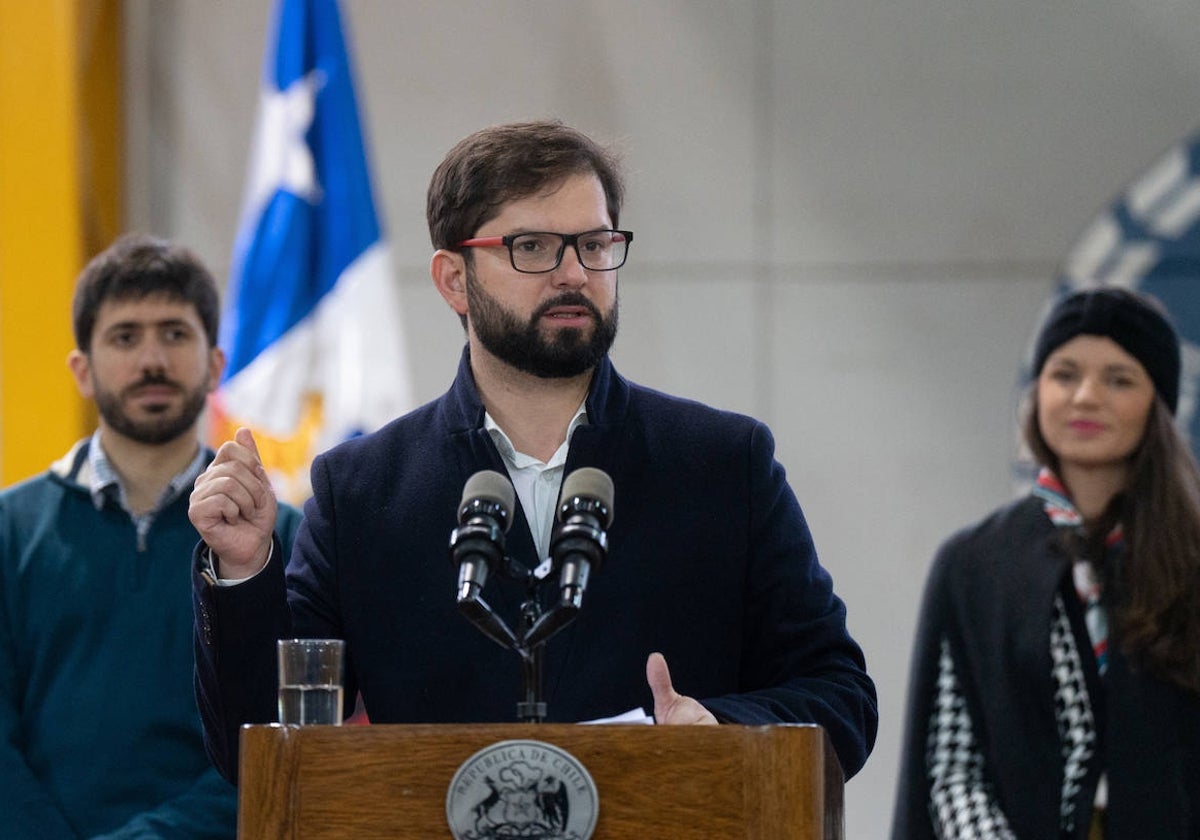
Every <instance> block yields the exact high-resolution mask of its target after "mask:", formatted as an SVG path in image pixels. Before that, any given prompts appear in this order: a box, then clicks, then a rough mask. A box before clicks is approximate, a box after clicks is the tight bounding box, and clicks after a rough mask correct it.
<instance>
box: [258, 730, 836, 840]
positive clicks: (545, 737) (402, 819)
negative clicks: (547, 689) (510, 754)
mask: <svg viewBox="0 0 1200 840" xmlns="http://www.w3.org/2000/svg"><path fill="white" fill-rule="evenodd" d="M509 740H519V741H538V742H543V743H546V744H550V745H553V746H554V747H557V748H558V749H560V750H564V751H566V752H567V753H569V754H570V755H571V756H573V757H574V758H575V759H576V760H577V761H578V762H579V763H580V764H581V765H583V766H584V767H585V768H586V770H587V772H588V773H589V774H590V775H591V777H592V779H593V780H594V781H595V787H596V789H597V791H598V809H597V810H598V814H597V820H596V824H595V830H594V832H593V834H592V837H593V840H633V839H634V838H636V839H637V840H713V838H721V840H736V838H746V840H751V838H753V840H782V838H803V840H810V838H811V840H841V838H842V836H843V819H842V770H841V767H840V765H839V764H838V761H837V757H836V755H835V754H834V752H833V748H832V747H831V746H830V744H829V740H828V738H827V737H826V735H825V732H824V730H822V729H821V728H820V727H817V726H792V725H789V726H754V727H751V726H734V725H722V726H641V725H628V724H605V725H594V726H589V725H578V724H462V725H446V724H441V725H434V724H428V725H404V726H401V725H371V726H315V727H297V726H286V727H285V726H280V725H278V724H272V725H263V726H246V727H243V729H242V735H241V765H240V785H239V794H238V795H239V806H238V836H239V838H242V840H265V838H270V840H326V838H329V840H333V838H353V840H373V838H381V839H382V838H388V840H394V839H396V838H398V840H405V838H414V840H416V838H419V840H434V838H452V837H453V834H452V832H451V830H450V827H449V824H448V822H447V816H446V797H447V792H448V791H449V788H450V784H451V781H452V780H453V779H454V777H455V774H456V773H457V772H458V771H459V769H460V767H462V766H463V764H464V763H465V762H467V761H468V760H469V759H470V758H471V757H472V756H473V755H475V754H476V753H477V752H479V751H480V750H484V749H485V748H488V747H489V746H491V745H494V744H496V743H498V742H501V741H509Z"/></svg>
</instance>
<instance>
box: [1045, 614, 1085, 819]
mask: <svg viewBox="0 0 1200 840" xmlns="http://www.w3.org/2000/svg"><path fill="white" fill-rule="evenodd" d="M1050 662H1051V673H1052V674H1053V675H1054V683H1055V692H1054V717H1055V719H1056V720H1057V721H1058V737H1059V741H1060V742H1061V743H1062V756H1063V791H1062V805H1061V807H1060V810H1059V825H1060V827H1061V828H1062V830H1063V831H1064V832H1067V833H1068V834H1069V833H1071V832H1073V831H1074V830H1075V809H1076V804H1077V802H1078V799H1079V790H1080V783H1081V782H1082V781H1083V778H1084V777H1085V776H1086V775H1087V770H1088V766H1087V765H1088V762H1089V761H1090V760H1091V758H1092V756H1093V755H1095V753H1096V718H1095V716H1094V715H1093V714H1092V703H1091V698H1090V697H1089V696H1088V690H1087V682H1086V681H1085V680H1084V676H1083V663H1082V662H1081V661H1080V658H1079V648H1078V647H1076V645H1075V634H1074V633H1073V632H1071V621H1070V619H1069V618H1068V617H1067V609H1066V606H1065V605H1064V604H1063V599H1062V596H1061V595H1057V596H1055V598H1054V620H1053V623H1052V624H1051V625H1050Z"/></svg>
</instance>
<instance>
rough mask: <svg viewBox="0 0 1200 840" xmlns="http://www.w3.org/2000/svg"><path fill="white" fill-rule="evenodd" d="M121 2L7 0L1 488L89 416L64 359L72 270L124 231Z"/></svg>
mask: <svg viewBox="0 0 1200 840" xmlns="http://www.w3.org/2000/svg"><path fill="white" fill-rule="evenodd" d="M118 11H119V3H118V2H117V0H39V2H27V0H0V486H7V485H8V484H11V483H13V482H14V481H17V480H20V479H22V478H26V477H28V476H30V475H34V474H35V473H37V472H40V471H41V470H43V469H45V468H46V466H47V465H48V464H49V463H50V462H51V461H52V460H54V459H55V458H57V457H58V456H59V455H61V454H62V453H63V452H65V451H66V449H67V447H69V446H70V445H71V443H73V442H74V441H75V440H77V439H78V438H79V437H81V436H83V435H85V434H87V433H88V432H89V431H90V427H91V424H92V412H91V409H90V407H89V406H88V405H86V404H85V403H84V401H83V400H82V399H80V397H79V396H78V394H77V392H76V391H75V387H74V385H73V383H72V382H71V380H70V377H69V375H68V373H67V370H66V365H65V360H66V356H67V353H68V351H69V350H70V349H71V347H72V346H73V342H72V339H71V321H70V310H71V294H72V291H73V287H74V280H75V276H76V275H77V274H78V272H79V269H80V267H81V266H82V264H83V262H84V261H85V259H86V257H87V256H89V255H90V254H91V253H93V252H94V251H96V250H98V248H99V247H102V246H103V245H104V244H106V242H107V240H108V239H111V237H112V236H113V235H114V234H115V233H116V232H117V231H118V230H119V229H120V189H119V184H120V154H119V149H120V137H121V132H120V106H119V90H120V85H119V79H120V74H119V64H120V51H119V33H120V30H119V14H118Z"/></svg>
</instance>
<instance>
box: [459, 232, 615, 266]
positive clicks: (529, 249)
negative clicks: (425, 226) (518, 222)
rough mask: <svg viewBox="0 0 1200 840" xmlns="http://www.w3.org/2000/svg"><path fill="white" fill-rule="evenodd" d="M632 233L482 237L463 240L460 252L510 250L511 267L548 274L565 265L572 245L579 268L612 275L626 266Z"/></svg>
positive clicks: (460, 243) (536, 234)
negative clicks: (565, 258) (502, 248)
mask: <svg viewBox="0 0 1200 840" xmlns="http://www.w3.org/2000/svg"><path fill="white" fill-rule="evenodd" d="M632 241H633V232H632V231H628V230H589V231H585V232H584V233H548V232H544V231H532V232H530V233H514V234H510V235H509V236H481V237H478V238H476V239H464V240H463V241H462V242H459V243H458V247H459V248H498V247H500V246H501V245H503V246H504V247H506V248H508V259H509V262H511V263H512V267H513V268H515V269H516V270H517V271H520V272H522V273H523V274H545V273H546V272H547V271H554V269H556V268H558V266H559V265H560V264H561V263H562V258H563V254H564V253H565V252H566V250H567V246H568V245H570V246H571V247H573V248H574V249H575V256H577V257H579V264H580V265H582V266H583V267H584V268H586V269H588V270H589V271H613V270H615V269H618V268H620V267H621V266H623V265H624V264H625V258H626V257H627V256H629V243H630V242H632Z"/></svg>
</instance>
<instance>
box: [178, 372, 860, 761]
mask: <svg viewBox="0 0 1200 840" xmlns="http://www.w3.org/2000/svg"><path fill="white" fill-rule="evenodd" d="M587 414H588V424H587V425H585V426H581V427H579V428H578V429H576V431H575V432H574V435H573V436H572V438H571V445H570V450H569V455H568V459H567V465H566V473H567V474H570V472H572V471H573V470H575V469H576V468H578V467H582V466H592V467H598V468H600V469H602V470H604V471H605V472H607V473H608V474H609V475H610V476H611V477H612V479H613V482H614V485H615V501H614V519H613V522H612V525H611V527H610V528H609V529H608V543H609V555H608V559H607V562H606V563H605V564H604V565H603V566H602V567H601V568H599V569H596V570H593V572H592V576H591V580H590V583H589V585H588V589H587V593H586V595H585V597H584V602H583V609H582V611H581V613H580V615H579V617H578V619H577V620H576V621H575V622H574V623H573V624H571V625H570V626H568V627H567V628H566V629H565V630H563V631H562V632H561V633H559V634H558V635H557V636H555V637H554V638H552V639H551V640H550V641H549V642H548V643H547V645H546V647H545V666H544V674H545V677H544V695H543V697H544V699H545V700H546V702H547V704H548V715H547V720H548V721H550V722H554V721H578V720H588V719H593V718H598V717H605V716H609V715H614V714H618V713H620V712H624V711H627V710H629V709H631V708H634V707H637V706H642V707H645V708H646V709H648V710H652V709H653V699H652V696H651V694H650V690H649V688H648V687H647V685H646V679H645V661H646V657H647V655H648V654H649V653H650V652H652V651H661V652H662V653H663V654H664V655H665V656H666V658H667V662H668V664H669V665H670V667H671V675H672V678H673V680H674V684H675V688H676V690H677V691H679V692H680V693H681V694H686V695H689V696H692V697H695V698H697V699H699V700H701V702H703V703H704V705H705V706H706V707H708V708H709V709H710V710H711V711H712V712H713V713H714V714H715V715H716V716H717V717H718V718H719V719H721V720H724V721H728V722H737V723H747V724H764V723H779V722H806V723H818V724H820V725H821V726H823V727H824V728H825V729H826V730H827V731H828V734H829V736H830V739H831V741H832V743H833V746H834V748H835V750H836V752H837V754H838V757H839V758H840V760H841V763H842V766H843V768H844V770H845V772H846V775H847V777H849V776H850V775H852V774H853V773H855V772H857V771H858V769H859V768H860V767H861V766H862V765H863V762H864V761H865V760H866V757H867V755H868V753H869V752H870V750H871V747H872V746H873V744H874V740H875V733H876V727H877V723H878V711H877V707H876V697H875V687H874V684H873V683H872V681H871V679H870V678H869V677H868V676H867V674H866V671H865V666H864V662H863V655H862V651H861V650H860V648H859V646H858V645H857V644H856V643H855V642H854V640H853V639H851V638H850V636H849V634H848V633H847V631H846V623H845V619H846V611H845V607H844V605H843V603H842V601H841V600H840V599H839V598H838V597H837V596H836V595H835V594H834V592H833V589H832V583H831V580H830V577H829V575H828V574H827V573H826V572H825V570H824V569H823V568H822V567H821V566H820V564H819V563H818V561H817V555H816V552H815V550H814V548H813V543H812V538H811V536H810V534H809V530H808V526H807V524H806V523H805V521H804V515H803V513H802V512H801V510H800V506H799V504H798V503H797V501H796V497H795V495H794V494H793V493H792V491H791V489H790V488H789V486H788V484H787V481H786V479H785V477H784V470H783V467H782V466H781V465H780V464H779V463H778V462H776V461H775V459H774V441H773V439H772V437H771V433H770V431H769V430H768V429H767V428H766V426H764V425H763V424H761V423H759V422H757V421H755V420H752V419H750V418H747V417H744V416H740V415H736V414H732V413H728V412H722V411H717V410H715V409H712V408H708V407H706V406H703V405H701V404H699V403H696V402H691V401H687V400H682V399H678V398H674V397H670V396H667V395H665V394H661V393H658V392H656V391H652V390H650V389H647V388H643V387H639V386H637V385H632V384H630V383H629V382H627V381H626V380H625V379H623V378H622V377H621V376H620V375H619V374H617V372H616V371H615V370H614V369H613V367H612V365H611V363H610V362H609V360H608V359H607V358H606V359H605V360H603V361H602V362H601V364H600V365H599V366H598V367H597V369H596V372H595V376H594V377H593V381H592V385H591V389H590V393H589V395H588V398H587ZM483 417H484V409H483V406H482V404H481V402H480V399H479V395H478V393H477V392H476V389H475V385H474V381H473V378H472V376H471V373H470V367H469V360H468V356H467V354H466V353H464V355H463V360H462V363H461V364H460V367H459V372H458V376H457V378H456V379H455V382H454V384H453V386H452V387H451V389H450V390H449V392H447V393H446V394H445V395H444V396H443V397H441V398H440V399H438V400H435V401H433V402H431V403H429V404H427V405H425V406H423V407H422V408H419V409H417V410H416V411H413V412H412V413H410V414H408V415H406V416H404V417H402V418H400V419H398V420H396V421H394V422H392V423H390V424H388V425H387V426H385V427H384V428H383V429H381V430H380V431H378V432H376V433H374V434H371V435H367V436H364V437H361V438H357V439H355V440H352V441H349V442H347V443H344V444H342V445H340V446H338V447H336V448H334V449H332V450H330V451H329V452H327V453H325V454H324V455H322V456H320V457H318V458H317V459H316V461H314V463H313V467H312V485H313V497H312V499H310V500H309V502H308V504H307V505H306V506H305V517H304V522H303V523H302V524H301V526H300V530H299V532H298V533H297V535H296V543H295V547H294V550H293V553H292V556H291V560H290V562H289V563H288V565H287V569H286V574H285V572H284V569H283V566H282V563H280V562H279V561H278V560H276V559H273V560H272V561H271V563H269V564H268V567H267V569H266V570H265V571H264V572H262V573H260V574H259V575H258V576H257V577H255V578H254V579H252V580H250V581H248V582H246V583H243V584H241V585H239V586H236V587H231V588H220V587H212V586H209V585H208V584H207V583H206V582H205V581H204V579H203V578H202V577H200V576H199V575H198V574H197V575H196V576H195V578H194V581H195V596H196V598H195V605H196V620H197V634H196V638H197V645H196V647H197V690H198V699H199V703H200V708H201V713H202V717H203V720H204V725H205V730H206V733H207V738H208V747H209V751H210V755H211V756H212V757H213V759H214V761H215V763H216V764H217V766H218V768H219V769H221V771H222V772H223V773H224V774H225V775H226V776H227V777H228V778H230V779H233V778H234V776H235V774H236V770H237V766H236V765H237V731H238V726H239V725H240V724H241V723H244V722H251V723H255V722H258V723H261V722H269V721H273V720H275V719H276V702H275V688H276V679H275V660H274V647H275V640H276V639H277V638H281V637H285V636H302V637H332V638H342V639H345V640H346V646H347V658H348V664H347V671H346V694H347V697H348V698H352V697H354V694H355V692H359V691H360V692H361V693H362V698H363V702H364V704H365V706H366V710H367V713H368V715H369V716H370V718H371V720H372V721H373V722H376V723H418V722H464V721H472V722H484V721H500V722H503V721H516V720H517V710H516V704H517V701H518V700H520V699H522V696H521V686H522V681H521V668H520V659H519V658H518V657H517V655H516V654H514V653H513V652H511V651H507V650H505V649H503V648H502V647H501V646H499V645H498V644H496V643H495V642H493V641H491V640H489V639H488V638H487V637H485V636H484V635H483V634H481V633H480V632H479V630H477V629H476V628H475V627H473V626H472V625H471V624H470V623H469V622H468V621H467V620H466V619H464V618H463V617H462V616H461V615H460V614H459V613H458V610H457V608H456V606H455V582H456V576H457V569H455V568H454V567H453V566H452V564H451V562H450V560H449V556H448V550H447V547H448V541H449V537H450V533H451V531H452V530H453V529H454V527H455V525H456V524H457V522H456V511H457V507H458V504H459V501H460V497H461V495H462V488H463V484H464V483H465V482H466V480H467V479H468V478H469V477H470V476H471V475H472V474H474V473H475V472H477V471H479V470H482V469H493V470H497V471H499V472H501V473H504V472H505V467H504V463H503V461H502V460H501V458H500V455H499V453H498V452H497V450H496V448H495V446H494V444H493V442H492V440H491V437H490V436H489V434H488V433H487V431H485V430H484V428H483ZM198 550H199V549H198ZM507 550H508V554H509V555H510V556H511V557H513V558H515V559H516V560H518V561H520V562H522V563H523V564H525V565H529V566H532V565H533V564H534V562H535V561H534V559H533V558H534V548H533V540H532V537H531V535H530V531H529V526H528V524H527V522H526V520H525V515H524V512H523V511H521V510H520V509H519V503H518V511H517V512H516V516H515V521H514V523H513V525H512V527H511V529H510V531H509V533H508V541H507ZM553 588H555V587H547V589H553ZM285 590H286V600H285ZM525 595H526V589H525V585H524V584H519V583H516V582H515V581H511V580H507V579H504V578H503V577H502V576H501V575H499V574H496V573H493V574H492V576H491V577H490V578H489V581H488V583H487V588H486V589H485V591H484V596H485V598H486V599H487V600H488V602H489V603H490V604H491V605H492V607H493V608H494V610H495V611H496V612H497V613H499V614H500V615H501V617H503V618H504V620H505V621H506V622H507V623H508V624H509V625H510V626H513V627H515V626H516V625H517V624H518V617H517V616H518V610H519V605H520V603H521V602H522V601H523V600H524V598H525Z"/></svg>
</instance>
